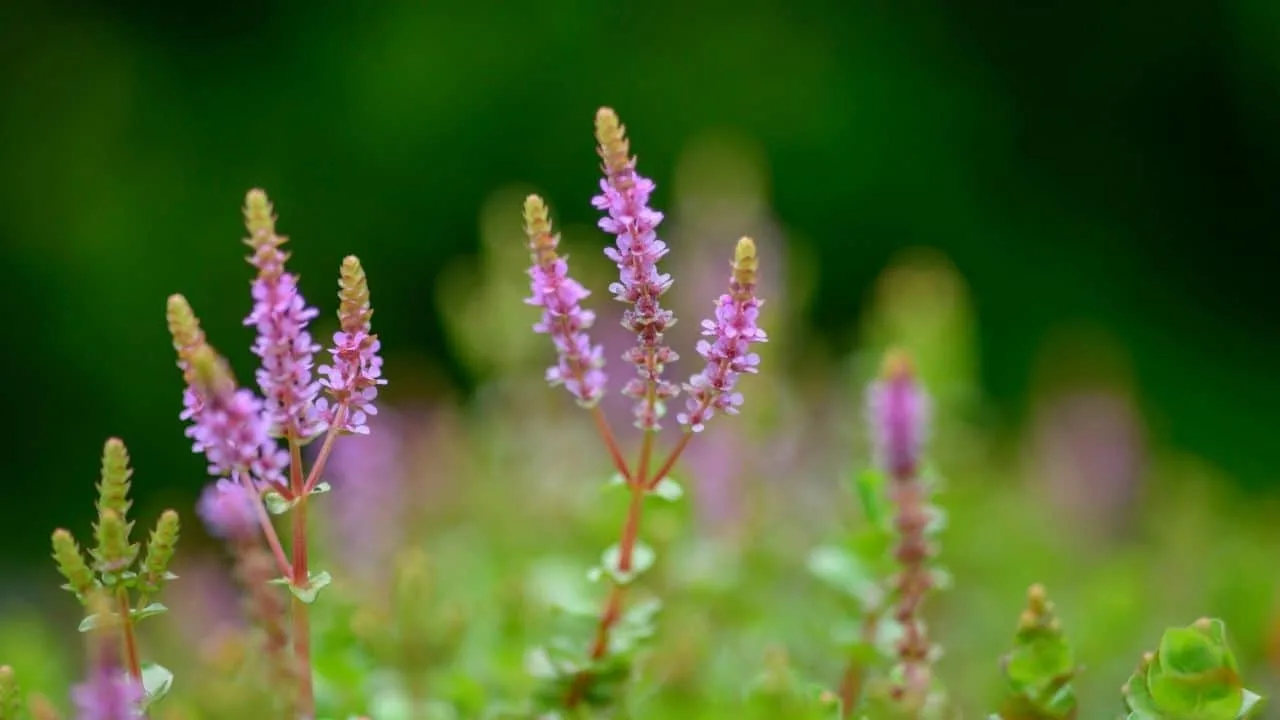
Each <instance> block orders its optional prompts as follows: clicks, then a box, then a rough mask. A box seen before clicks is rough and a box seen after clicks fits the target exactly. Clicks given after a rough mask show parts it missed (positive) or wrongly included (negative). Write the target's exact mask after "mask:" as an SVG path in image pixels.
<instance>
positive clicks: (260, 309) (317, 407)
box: [167, 190, 386, 718]
mask: <svg viewBox="0 0 1280 720" xmlns="http://www.w3.org/2000/svg"><path fill="white" fill-rule="evenodd" d="M244 216H245V227H246V228H247V230H248V232H249V237H248V238H246V239H245V243H246V244H247V245H248V246H249V249H250V255H249V257H248V261H249V264H250V265H251V266H252V267H253V268H254V269H255V271H256V277H255V278H254V280H253V285H252V288H253V293H252V294H253V301H254V302H253V309H252V311H251V312H250V313H249V315H248V317H246V318H245V325H248V326H251V327H253V328H254V329H255V330H256V338H255V340H254V343H253V352H254V354H255V355H257V356H258V357H259V358H260V359H261V365H260V366H259V368H258V371H257V373H256V379H257V384H258V388H259V390H261V393H262V395H261V396H258V395H256V394H255V393H254V392H253V391H251V390H249V389H247V388H242V387H240V386H239V385H238V383H237V382H236V379H235V377H234V376H233V375H232V373H231V369H230V366H229V365H228V364H227V362H226V360H225V359H224V358H223V357H222V356H221V355H220V354H219V353H218V352H217V351H216V350H214V349H213V347H212V346H211V345H210V344H209V342H208V341H207V339H206V338H205V334H204V332H203V331H202V330H201V328H200V323H199V320H198V319H197V317H196V314H195V313H194V311H192V309H191V306H190V304H188V303H187V300H186V299H185V298H184V297H183V296H181V295H173V296H171V297H170V298H169V303H168V309H167V318H168V324H169V332H170V334H171V335H172V337H173V345H174V349H175V350H176V351H177V355H178V368H179V369H180V370H181V371H182V374H183V379H184V380H185V381H186V389H185V390H184V394H183V405H184V409H183V411H182V413H181V417H182V419H184V420H187V421H188V422H189V426H188V428H187V437H189V438H191V440H192V449H193V450H194V451H195V452H197V453H202V454H204V456H205V457H206V458H207V460H208V462H209V474H210V475H211V476H213V477H214V478H215V480H214V481H213V483H212V484H210V485H209V487H207V488H206V490H205V492H204V494H203V496H202V497H201V500H200V505H199V511H200V515H201V517H202V518H203V519H204V521H205V523H206V524H207V525H208V526H209V529H210V531H211V532H213V533H214V534H216V535H219V536H221V537H223V538H225V539H226V540H227V543H228V545H229V547H230V548H231V551H232V553H233V555H235V558H236V565H237V570H238V576H239V578H240V580H241V582H242V583H243V584H244V586H245V590H246V595H247V597H248V603H249V606H250V610H251V612H250V614H251V616H253V617H254V618H255V619H256V620H257V622H258V624H259V627H260V628H261V630H262V634H263V637H264V640H263V641H264V646H263V650H264V655H265V657H266V658H267V661H268V665H269V669H270V675H271V676H272V677H273V678H274V679H275V680H277V681H285V680H290V679H291V680H293V681H294V683H295V685H296V693H294V694H293V695H292V696H291V695H290V694H289V693H274V694H273V697H275V698H276V699H277V700H278V702H279V704H280V706H281V707H280V708H279V710H280V711H283V712H286V713H287V714H289V715H290V716H294V717H303V718H311V717H314V715H315V694H314V688H313V668H312V661H311V629H310V616H309V610H308V606H309V605H311V604H312V603H313V602H315V600H316V597H317V595H318V594H319V592H320V590H321V589H323V588H324V587H325V586H326V585H328V584H329V583H330V582H331V580H332V578H331V576H330V575H329V574H328V573H327V572H316V571H314V570H313V569H312V568H311V567H310V562H309V557H308V553H307V537H308V536H307V517H308V516H307V509H308V501H309V499H310V498H311V497H312V496H313V495H317V494H320V493H323V492H326V491H327V490H328V489H329V488H328V485H326V484H324V483H322V482H320V477H321V474H322V473H323V471H324V466H325V462H326V461H327V459H328V457H329V454H330V452H332V450H333V446H334V442H335V441H336V440H337V438H338V436H340V435H345V434H351V433H358V434H364V433H368V432H369V426H368V420H369V416H371V415H374V414H376V412H377V409H376V406H375V405H374V403H373V401H374V400H375V399H376V397H377V392H378V386H380V385H383V384H385V383H386V380H385V379H383V378H382V358H381V356H380V354H379V350H380V343H379V341H378V337H377V335H374V334H373V332H372V330H371V327H370V319H371V318H372V316H373V310H372V309H371V306H370V303H369V287H368V282H367V280H366V279H365V273H364V269H363V268H362V267H361V265H360V261H359V260H358V259H357V258H356V257H354V256H349V257H347V258H346V259H344V260H343V262H342V266H341V270H340V272H339V280H338V300H339V303H338V321H339V330H338V331H337V332H335V333H334V336H333V346H332V348H331V349H330V350H329V354H330V355H331V357H332V359H331V361H330V362H329V363H328V364H325V365H321V366H320V367H319V368H318V370H319V379H316V378H315V376H314V375H313V364H314V354H315V353H316V352H317V351H319V350H320V346H319V345H318V344H316V343H314V342H313V341H312V339H311V334H310V332H309V331H308V325H309V323H310V322H311V320H313V319H315V317H316V316H317V311H316V310H315V309H314V308H312V307H310V306H308V305H307V303H306V301H305V300H304V299H303V297H302V294H301V292H300V291H299V289H298V278H297V276H296V275H294V274H292V273H290V272H288V271H287V270H286V268H285V263H286V261H287V260H288V257H289V256H288V253H286V252H285V251H284V250H283V249H282V248H283V246H284V243H285V240H286V238H284V237H283V236H281V235H279V234H278V233H277V232H276V216H275V214H274V211H273V209H272V207H271V203H270V202H269V201H268V199H267V196H266V194H265V193H263V192H262V191H261V190H252V191H250V192H249V194H248V196H247V198H246V200H245V208H244ZM315 440H319V441H320V449H319V451H318V452H317V453H316V457H315V460H314V462H313V463H312V464H311V467H310V468H305V467H304V465H303V458H302V450H303V447H304V446H306V445H307V444H309V443H311V442H313V441H315ZM284 514H289V515H290V516H291V517H290V519H291V525H290V533H289V535H290V540H291V542H290V543H289V550H288V552H287V553H286V551H285V548H284V545H283V543H282V542H281V540H280V538H279V536H278V535H277V533H276V530H275V526H274V525H273V524H272V521H271V518H270V516H271V515H284ZM264 545H265V547H264ZM273 566H274V567H273ZM275 585H284V586H285V587H287V588H288V590H289V591H290V593H291V595H292V598H291V601H290V607H289V610H288V615H289V630H288V631H286V630H285V623H284V615H285V610H284V607H283V604H282V603H281V602H280V601H279V600H278V599H277V598H276V597H275V595H274V591H273V586H275ZM286 644H291V645H292V648H293V653H292V657H291V658H289V657H286V656H285V652H284V649H285V645H286Z"/></svg>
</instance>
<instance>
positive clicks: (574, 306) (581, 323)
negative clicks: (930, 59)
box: [524, 195, 606, 406]
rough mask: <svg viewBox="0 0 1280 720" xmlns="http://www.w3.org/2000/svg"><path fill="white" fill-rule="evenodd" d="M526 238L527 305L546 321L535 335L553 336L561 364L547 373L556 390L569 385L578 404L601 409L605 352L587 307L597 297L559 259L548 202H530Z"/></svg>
mask: <svg viewBox="0 0 1280 720" xmlns="http://www.w3.org/2000/svg"><path fill="white" fill-rule="evenodd" d="M524 215H525V233H526V234H527V235H528V237H529V249H530V251H531V252H532V255H533V266H532V267H530V268H529V291H530V293H531V294H530V297H529V298H527V299H526V300H525V302H526V303H528V304H530V305H533V306H535V307H540V308H542V318H541V319H540V320H539V321H538V323H537V324H536V325H534V326H533V331H534V332H537V333H544V334H547V335H550V336H551V341H552V342H553V343H554V344H555V347H556V354H557V361H556V364H555V365H552V366H551V367H550V368H548V369H547V381H548V382H549V383H551V385H552V386H555V385H564V387H565V389H566V390H568V391H569V393H570V394H572V395H573V396H574V397H576V398H577V399H578V402H580V403H582V404H583V405H586V406H592V405H595V404H596V403H597V402H599V400H600V398H601V397H602V396H603V395H604V387H605V379H606V377H605V373H604V369H603V368H604V349H603V348H602V347H601V346H600V345H593V344H592V343H591V338H590V336H588V335H587V330H588V329H590V328H591V325H592V324H593V323H594V322H595V319H596V315H595V313H593V312H591V311H590V310H586V309H584V308H583V307H582V301H583V300H585V299H586V298H587V297H588V296H590V295H591V292H590V291H588V290H587V289H586V288H584V287H583V286H582V284H581V283H579V282H578V281H576V280H574V279H573V278H571V277H569V263H568V261H567V260H566V259H565V258H563V257H560V256H558V255H556V248H557V246H558V245H559V244H560V236H559V235H556V234H553V233H552V232H551V221H550V220H549V219H548V214H547V207H546V205H545V204H544V203H543V201H542V198H540V197H538V196H537V195H530V196H529V197H528V198H526V199H525V205H524Z"/></svg>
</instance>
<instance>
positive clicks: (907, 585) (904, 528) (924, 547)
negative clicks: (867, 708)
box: [867, 352, 935, 712]
mask: <svg viewBox="0 0 1280 720" xmlns="http://www.w3.org/2000/svg"><path fill="white" fill-rule="evenodd" d="M867 410H868V415H869V419H870V425H871V428H872V439H873V441H874V444H875V449H876V458H877V464H878V465H879V466H880V469H881V470H882V471H883V472H884V473H885V475H886V476H887V477H888V479H889V497H890V499H891V500H892V502H893V504H894V506H895V508H896V514H895V516H894V520H893V524H894V529H895V530H896V531H897V533H898V544H897V546H896V547H895V548H894V551H893V556H894V559H895V560H896V561H897V563H898V565H899V568H900V570H899V572H898V574H897V576H896V579H895V581H894V586H893V597H894V598H895V600H896V603H895V605H894V607H893V617H894V619H895V620H896V621H897V622H898V623H900V624H901V626H902V629H903V636H902V639H901V640H899V642H898V667H899V670H900V672H901V681H900V682H899V683H897V684H896V685H895V686H894V687H893V689H892V693H893V696H894V698H895V699H896V700H897V701H899V702H900V703H901V704H902V706H903V707H904V708H906V709H907V710H909V711H911V712H918V711H919V710H920V709H921V708H922V707H923V706H924V703H925V701H926V700H927V697H928V693H929V689H930V684H931V682H932V668H931V662H932V655H933V646H932V645H931V644H930V642H929V638H928V635H927V633H926V632H925V626H924V620H923V618H922V617H921V613H920V606H921V603H922V602H923V601H924V598H925V596H926V594H927V593H928V592H929V590H930V589H931V588H932V587H933V575H932V573H931V571H930V568H929V561H930V559H931V558H932V557H933V555H934V554H935V549H934V548H933V547H932V545H931V543H930V542H929V539H928V537H927V534H926V530H927V528H928V526H929V522H930V519H931V515H930V513H931V510H930V508H929V505H928V488H927V486H926V485H925V482H924V480H923V479H922V478H921V473H920V465H921V458H922V455H923V451H924V444H925V441H926V439H927V437H926V433H927V430H928V422H929V398H928V396H927V395H926V394H925V392H924V389H923V388H922V387H921V386H920V384H919V382H918V381H917V380H916V377H915V372H914V370H913V368H912V363H911V360H910V358H909V357H908V356H907V355H906V354H904V353H901V352H894V353H890V354H889V355H888V356H887V357H886V359H885V365H884V371H883V374H882V376H881V379H880V380H879V381H877V382H875V383H873V384H872V386H871V388H870V392H869V393H868V397H867Z"/></svg>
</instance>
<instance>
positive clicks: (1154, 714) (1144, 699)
mask: <svg viewBox="0 0 1280 720" xmlns="http://www.w3.org/2000/svg"><path fill="white" fill-rule="evenodd" d="M1124 701H1125V704H1127V705H1128V706H1129V710H1131V711H1132V714H1131V715H1130V716H1129V717H1130V718H1133V719H1134V720H1160V717H1161V716H1160V709H1159V708H1158V707H1156V701H1155V698H1153V697H1151V690H1149V689H1148V688H1147V675H1146V673H1144V672H1142V671H1138V672H1135V673H1134V674H1133V675H1132V676H1130V677H1129V682H1127V683H1125V685H1124Z"/></svg>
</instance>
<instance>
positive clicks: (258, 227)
mask: <svg viewBox="0 0 1280 720" xmlns="http://www.w3.org/2000/svg"><path fill="white" fill-rule="evenodd" d="M245 220H246V225H247V226H248V228H249V232H250V233H251V235H252V236H251V237H250V238H248V239H247V240H246V241H245V242H246V243H247V244H248V245H249V246H250V247H251V248H252V249H253V254H252V255H250V256H249V258H248V259H249V263H250V264H251V265H253V266H254V267H255V268H257V269H258V276H257V278H255V279H254V281H253V301H254V305H253V311H252V312H250V313H249V316H248V317H246V318H245V321H244V322H245V325H250V326H254V327H256V328H257V330H258V336H257V338H256V339H255V341H254V344H253V352H254V354H255V355H257V356H258V357H259V358H261V359H262V365H261V367H259V368H258V371H257V380H258V387H260V388H261V389H262V395H263V397H264V398H266V410H267V415H268V417H269V418H270V421H271V431H272V434H274V435H276V436H279V437H285V436H289V437H293V438H295V439H297V440H299V441H302V442H305V441H307V440H310V439H312V438H314V437H315V436H317V435H319V434H321V433H323V432H324V431H325V429H326V428H325V424H324V421H323V420H322V419H321V417H320V415H319V413H318V412H317V410H316V406H315V401H316V396H317V395H318V394H319V393H320V384H319V383H318V382H315V381H314V380H313V379H312V375H311V369H312V363H313V361H312V356H313V355H314V354H315V353H316V352H317V351H318V350H320V346H319V345H317V344H316V343H314V342H313V341H312V339H311V334H310V333H309V332H307V325H308V323H310V322H311V321H312V320H314V319H315V318H316V316H317V315H318V314H319V313H318V311H317V310H316V309H315V308H313V307H308V306H307V304H306V301H305V300H303V298H302V294H301V293H299V292H298V278H297V276H295V275H294V274H292V273H289V272H285V269H284V264H285V260H287V259H288V254H287V253H285V252H284V251H283V250H281V249H280V246H281V245H283V244H284V242H285V238H284V237H281V236H279V235H277V234H276V232H275V217H274V215H273V214H272V210H271V204H270V203H269V202H268V201H267V196H266V195H265V194H264V193H263V192H262V191H260V190H254V191H252V192H250V193H249V197H248V201H247V202H246V204H245Z"/></svg>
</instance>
